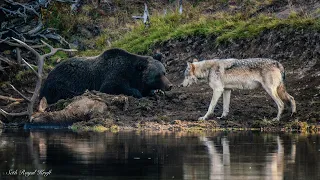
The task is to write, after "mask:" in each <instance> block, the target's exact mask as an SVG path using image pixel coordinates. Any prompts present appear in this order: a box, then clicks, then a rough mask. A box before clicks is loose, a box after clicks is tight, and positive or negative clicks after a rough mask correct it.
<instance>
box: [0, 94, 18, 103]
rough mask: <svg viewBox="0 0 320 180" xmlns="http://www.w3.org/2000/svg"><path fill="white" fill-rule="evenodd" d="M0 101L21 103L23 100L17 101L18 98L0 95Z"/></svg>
mask: <svg viewBox="0 0 320 180" xmlns="http://www.w3.org/2000/svg"><path fill="white" fill-rule="evenodd" d="M0 99H2V100H5V101H14V102H21V101H23V99H18V98H13V97H8V96H2V95H0Z"/></svg>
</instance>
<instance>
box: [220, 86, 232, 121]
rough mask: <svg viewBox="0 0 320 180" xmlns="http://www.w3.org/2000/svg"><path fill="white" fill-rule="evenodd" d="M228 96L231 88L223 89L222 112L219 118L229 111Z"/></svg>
mask: <svg viewBox="0 0 320 180" xmlns="http://www.w3.org/2000/svg"><path fill="white" fill-rule="evenodd" d="M230 96H231V90H224V91H223V112H222V115H221V117H218V118H219V119H220V118H224V117H226V116H227V115H228V113H229V105H230Z"/></svg>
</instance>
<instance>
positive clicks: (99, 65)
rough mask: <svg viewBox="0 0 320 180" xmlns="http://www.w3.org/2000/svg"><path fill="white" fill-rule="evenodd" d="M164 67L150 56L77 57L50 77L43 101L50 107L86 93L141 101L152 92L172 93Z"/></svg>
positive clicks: (119, 51)
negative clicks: (159, 90)
mask: <svg viewBox="0 0 320 180" xmlns="http://www.w3.org/2000/svg"><path fill="white" fill-rule="evenodd" d="M171 87H172V84H171V83H170V81H169V80H168V79H167V77H166V70H165V67H164V66H163V64H162V63H161V62H160V61H158V60H155V59H153V58H152V57H151V56H140V55H136V54H131V53H129V52H127V51H124V50H122V49H110V50H107V51H105V52H103V53H102V54H100V55H98V56H95V57H74V58H71V59H69V60H66V61H63V62H61V63H60V64H58V65H57V66H56V67H55V68H54V69H53V70H52V71H51V72H50V73H49V75H48V78H47V79H46V81H45V82H44V85H43V87H42V90H41V92H40V99H42V98H43V97H45V98H46V100H47V102H48V103H49V104H52V103H55V102H57V101H58V100H59V99H67V98H72V97H73V96H77V95H80V94H82V93H84V92H85V90H97V91H100V92H103V93H107V94H124V95H128V96H133V97H136V98H141V97H143V96H147V95H149V94H150V93H151V91H152V90H156V89H161V90H165V91H166V90H170V89H171Z"/></svg>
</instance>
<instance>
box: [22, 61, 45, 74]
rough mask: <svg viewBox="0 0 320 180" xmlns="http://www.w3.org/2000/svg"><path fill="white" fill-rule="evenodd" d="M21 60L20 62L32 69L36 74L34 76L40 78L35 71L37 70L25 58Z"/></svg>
mask: <svg viewBox="0 0 320 180" xmlns="http://www.w3.org/2000/svg"><path fill="white" fill-rule="evenodd" d="M21 60H22V62H24V63H25V64H26V65H27V66H28V67H29V68H30V69H31V70H32V72H34V73H35V74H36V76H37V77H38V78H40V77H39V74H38V73H37V71H36V70H35V69H34V68H33V67H32V66H31V65H30V64H29V63H28V62H27V61H26V60H24V59H23V58H22V59H21Z"/></svg>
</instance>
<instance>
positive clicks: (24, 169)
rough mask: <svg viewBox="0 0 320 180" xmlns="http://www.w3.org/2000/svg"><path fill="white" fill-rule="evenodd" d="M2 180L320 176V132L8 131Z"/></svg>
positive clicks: (0, 153)
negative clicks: (307, 133)
mask: <svg viewBox="0 0 320 180" xmlns="http://www.w3.org/2000/svg"><path fill="white" fill-rule="evenodd" d="M0 179H110V180H118V179H148V180H153V179H190V180H198V179H270V180H277V179H295V180H296V179H306V180H313V179H314V180H319V179H320V134H313V135H305V134H285V133H281V134H277V133H261V132H213V133H201V134H194V133H185V132H180V133H164V132H163V133H160V132H136V131H133V132H118V133H111V132H105V133H92V132H86V133H76V132H72V131H63V130H59V131H57V130H56V131H53V130H51V131H17V130H16V131H14V130H3V131H2V132H1V134H0Z"/></svg>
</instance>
